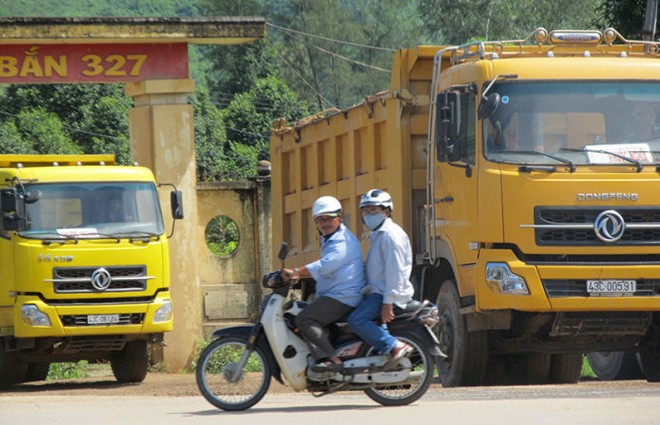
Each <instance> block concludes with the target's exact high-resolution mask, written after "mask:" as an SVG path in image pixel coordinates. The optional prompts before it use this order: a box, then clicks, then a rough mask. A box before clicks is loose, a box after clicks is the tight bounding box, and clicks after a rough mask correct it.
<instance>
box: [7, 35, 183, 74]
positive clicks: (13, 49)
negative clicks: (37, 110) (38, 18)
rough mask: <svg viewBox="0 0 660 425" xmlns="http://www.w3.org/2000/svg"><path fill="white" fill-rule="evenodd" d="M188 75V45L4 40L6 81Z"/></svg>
mask: <svg viewBox="0 0 660 425" xmlns="http://www.w3.org/2000/svg"><path fill="white" fill-rule="evenodd" d="M178 78H189V77H188V45H187V44H186V43H174V44H40V45H30V44H23V45H0V83H118V82H128V81H141V80H152V79H178Z"/></svg>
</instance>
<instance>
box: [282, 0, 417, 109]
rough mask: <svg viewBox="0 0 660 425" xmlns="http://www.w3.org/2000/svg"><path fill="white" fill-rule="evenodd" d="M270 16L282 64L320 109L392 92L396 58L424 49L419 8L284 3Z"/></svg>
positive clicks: (362, 1) (329, 1) (307, 0)
mask: <svg viewBox="0 0 660 425" xmlns="http://www.w3.org/2000/svg"><path fill="white" fill-rule="evenodd" d="M273 3H275V4H276V5H277V7H273V9H272V10H271V13H270V14H269V19H271V20H272V21H273V23H274V25H277V27H275V26H273V31H272V32H271V34H272V35H269V38H270V37H272V38H273V39H274V40H275V41H274V43H275V42H277V45H278V46H281V47H280V48H279V49H278V64H279V66H280V67H281V68H282V73H283V75H284V77H285V79H286V81H287V83H288V84H289V86H290V87H292V88H293V89H294V90H295V91H296V93H298V95H299V96H300V97H301V98H303V99H306V100H307V101H308V102H310V104H315V105H316V109H326V108H328V107H331V106H337V107H347V106H350V105H352V104H355V103H357V102H358V101H360V100H361V99H362V98H363V97H364V96H365V95H368V94H372V93H374V92H377V91H381V90H384V89H386V88H387V86H388V83H389V79H390V69H391V62H392V56H393V52H392V50H393V49H395V48H400V47H409V46H412V45H416V44H418V43H419V41H420V40H419V39H418V37H417V34H419V22H420V21H419V19H418V18H417V16H416V11H415V8H414V4H415V2H410V1H403V0H387V1H375V0H354V1H351V2H349V1H345V0H280V1H276V2H273Z"/></svg>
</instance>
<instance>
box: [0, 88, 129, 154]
mask: <svg viewBox="0 0 660 425" xmlns="http://www.w3.org/2000/svg"><path fill="white" fill-rule="evenodd" d="M0 102H1V103H0V104H2V105H3V108H2V111H1V112H3V113H4V114H5V115H4V118H3V117H2V116H0V120H2V121H6V120H7V117H11V120H12V121H13V122H15V125H16V127H17V128H18V129H19V133H20V135H21V137H23V138H24V139H25V138H26V137H27V138H28V139H25V140H24V142H26V143H28V145H30V146H33V147H35V149H36V152H38V153H112V154H114V155H115V158H116V160H117V162H118V163H120V164H129V163H130V142H129V139H128V111H129V109H130V107H131V105H132V100H131V99H130V98H129V97H127V96H126V95H125V94H124V91H123V85H121V84H34V85H19V84H14V85H10V86H8V87H7V88H6V90H5V91H4V92H3V93H2V95H1V96H0ZM28 112H29V113H28ZM41 116H43V117H44V119H45V120H46V121H47V122H49V123H52V124H53V125H54V126H55V128H54V129H53V132H54V133H53V134H52V135H49V134H48V133H47V132H43V133H39V131H37V130H36V129H35V130H34V131H31V130H30V129H29V126H30V125H38V126H40V125H41V124H42V123H35V122H32V121H30V120H36V119H39V118H37V117H41ZM26 120H28V122H27V123H26V122H25V121H26ZM38 134H41V135H42V136H41V137H43V138H44V139H43V140H41V141H39V140H36V137H37V135H38ZM61 138H63V139H61ZM64 139H66V142H64ZM17 143H19V142H18V141H17ZM47 143H53V146H52V149H51V150H50V151H49V150H48V145H47ZM37 146H38V147H37ZM65 148H66V149H68V150H69V151H68V152H67V151H64V150H63V149H65ZM66 149H65V150H66Z"/></svg>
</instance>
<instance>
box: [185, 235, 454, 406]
mask: <svg viewBox="0 0 660 425" xmlns="http://www.w3.org/2000/svg"><path fill="white" fill-rule="evenodd" d="M286 252H287V249H286V244H283V245H282V249H281V250H280V255H279V257H280V259H282V260H283V259H284V258H285V257H286ZM290 283H291V282H285V281H283V280H282V278H281V277H280V272H279V271H275V272H272V273H270V274H267V275H265V276H264V278H263V280H262V286H263V287H264V288H268V289H271V290H272V293H271V294H269V295H268V296H266V298H265V299H264V301H263V303H262V305H261V314H260V316H259V319H258V320H257V322H256V324H255V325H253V326H236V327H230V328H225V329H220V330H217V331H216V332H214V334H213V337H214V338H215V339H214V340H213V341H212V342H211V343H210V344H209V345H208V346H207V347H206V348H205V349H204V350H203V351H202V352H201V353H200V355H199V359H198V361H197V367H196V379H197V386H198V387H199V390H200V391H201V393H202V394H203V395H204V397H205V398H206V399H207V400H208V401H209V402H210V403H211V404H213V405H214V406H216V407H218V408H220V409H223V410H230V411H233V410H245V409H248V408H250V407H252V406H254V405H255V404H257V403H258V402H259V401H260V400H261V399H262V398H263V397H264V395H265V394H266V392H267V391H268V388H269V386H270V381H271V377H274V378H275V379H276V380H277V381H278V382H279V383H280V384H284V382H285V381H286V383H287V384H288V385H289V386H290V387H291V388H292V389H293V390H295V391H302V390H307V391H310V392H311V393H312V394H314V395H316V396H322V395H325V394H329V393H333V392H336V391H364V392H365V393H366V394H367V396H369V397H370V398H371V399H372V400H374V401H376V402H378V403H380V404H382V405H385V406H401V405H406V404H409V403H412V402H414V401H416V400H418V399H419V398H420V397H421V396H422V395H424V393H425V392H426V390H428V388H429V386H430V385H431V379H432V377H433V371H434V359H433V358H434V357H444V354H443V353H442V352H441V351H440V348H439V343H438V340H437V338H436V336H435V334H434V333H433V331H432V330H431V328H432V327H433V326H435V325H436V324H437V323H438V309H437V307H436V306H435V305H434V304H433V303H430V302H428V301H424V302H419V301H413V302H411V303H409V304H408V306H406V308H405V309H398V310H397V309H395V315H396V316H395V319H394V320H393V321H392V322H390V323H389V324H388V329H389V332H390V333H391V334H392V335H393V336H395V337H396V338H398V339H399V340H400V341H403V342H406V343H408V344H409V345H410V346H412V347H413V350H412V351H411V352H410V353H409V354H408V355H407V356H406V357H404V358H402V359H400V360H398V361H397V362H395V363H392V361H391V359H390V357H389V356H387V355H379V354H378V353H376V352H375V350H374V349H373V348H372V347H370V346H369V345H367V344H366V343H365V342H363V341H362V340H360V339H359V338H358V337H357V336H356V335H355V334H354V333H353V332H352V331H351V330H350V328H349V326H348V325H347V324H346V323H336V324H334V325H333V326H332V327H331V334H332V342H333V345H334V347H335V348H336V354H337V356H339V357H340V358H341V359H342V361H343V369H342V370H340V371H323V372H315V371H313V370H312V368H311V366H312V365H313V364H314V360H313V359H312V357H311V355H310V350H309V347H308V345H307V343H306V342H305V341H304V340H303V339H302V337H301V336H299V334H298V332H297V327H296V325H295V318H296V315H297V314H298V313H299V312H300V310H301V309H303V308H304V307H305V306H306V305H307V303H306V302H304V301H299V300H296V299H295V297H293V299H290V298H289V291H290V289H291V284H290ZM282 376H283V377H284V380H283V379H282Z"/></svg>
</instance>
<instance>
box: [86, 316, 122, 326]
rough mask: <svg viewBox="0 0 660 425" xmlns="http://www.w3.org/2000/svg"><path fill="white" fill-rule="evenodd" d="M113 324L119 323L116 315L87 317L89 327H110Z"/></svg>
mask: <svg viewBox="0 0 660 425" xmlns="http://www.w3.org/2000/svg"><path fill="white" fill-rule="evenodd" d="M113 323H119V315H118V314H90V315H89V316H87V324H89V325H111V324H113Z"/></svg>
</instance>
